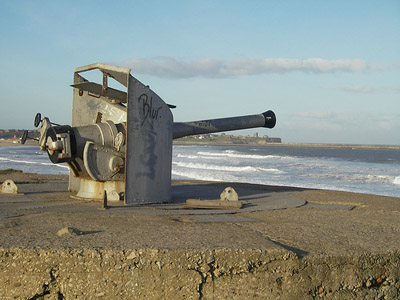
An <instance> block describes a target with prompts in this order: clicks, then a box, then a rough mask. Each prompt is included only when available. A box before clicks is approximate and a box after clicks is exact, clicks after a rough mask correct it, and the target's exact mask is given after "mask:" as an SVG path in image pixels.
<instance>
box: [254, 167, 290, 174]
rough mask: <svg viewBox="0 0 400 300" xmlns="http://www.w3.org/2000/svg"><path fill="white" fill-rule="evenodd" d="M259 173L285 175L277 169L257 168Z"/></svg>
mask: <svg viewBox="0 0 400 300" xmlns="http://www.w3.org/2000/svg"><path fill="white" fill-rule="evenodd" d="M258 169H259V170H261V171H264V172H267V173H275V174H285V173H286V172H284V171H281V170H279V169H275V168H258Z"/></svg>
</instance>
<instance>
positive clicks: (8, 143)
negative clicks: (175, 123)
mask: <svg viewBox="0 0 400 300" xmlns="http://www.w3.org/2000/svg"><path fill="white" fill-rule="evenodd" d="M37 145H38V144H37V142H35V141H26V143H25V144H24V145H22V144H21V143H19V139H17V140H15V139H8V140H7V139H4V140H0V148H3V147H18V146H37ZM173 145H177V146H184V145H187V146H242V147H245V146H248V147H299V148H338V149H377V150H400V145H399V146H397V145H357V144H320V143H266V144H253V143H249V144H233V143H218V142H205V143H204V142H198V143H196V142H192V141H191V142H182V141H174V142H173Z"/></svg>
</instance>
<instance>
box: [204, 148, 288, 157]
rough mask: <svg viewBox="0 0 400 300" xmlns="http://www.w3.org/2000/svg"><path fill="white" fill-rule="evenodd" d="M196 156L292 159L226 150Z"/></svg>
mask: <svg viewBox="0 0 400 300" xmlns="http://www.w3.org/2000/svg"><path fill="white" fill-rule="evenodd" d="M197 154H198V155H202V156H205V157H213V156H214V157H215V156H216V157H230V158H245V159H247V158H248V159H294V157H290V156H279V155H258V154H240V153H237V152H232V151H230V150H227V151H225V152H204V151H199V152H197Z"/></svg>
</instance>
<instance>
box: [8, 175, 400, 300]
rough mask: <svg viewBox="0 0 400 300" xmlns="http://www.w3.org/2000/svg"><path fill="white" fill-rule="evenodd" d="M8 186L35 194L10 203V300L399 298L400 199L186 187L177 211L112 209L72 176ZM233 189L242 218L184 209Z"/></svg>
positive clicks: (167, 207)
mask: <svg viewBox="0 0 400 300" xmlns="http://www.w3.org/2000/svg"><path fill="white" fill-rule="evenodd" d="M5 179H12V180H14V181H15V183H16V184H17V185H18V187H19V192H22V193H24V195H5V194H2V195H0V298H1V299H76V298H78V299H94V298H95V299H320V298H321V299H379V298H380V299H398V298H399V297H400V281H399V277H400V238H399V232H400V222H399V217H400V199H399V198H390V197H381V196H373V195H364V194H354V193H344V192H335V191H322V190H304V189H298V188H287V187H272V186H261V185H250V184H237V183H236V184H234V183H215V182H191V181H179V182H174V186H173V200H174V203H169V204H158V205H147V206H136V207H123V206H121V205H119V204H111V203H110V205H112V206H111V207H110V208H109V209H106V210H102V209H100V208H101V203H100V202H89V201H81V200H75V199H72V198H71V197H70V193H68V192H66V190H67V181H66V179H67V177H65V176H48V175H35V174H21V173H16V174H13V173H12V174H5V175H0V183H1V182H3V181H4V180H5ZM227 186H233V187H234V188H235V190H236V191H237V192H238V194H239V198H240V200H245V201H247V203H246V205H245V206H244V207H243V208H242V209H240V210H226V211H221V210H185V209H183V203H184V201H185V200H186V199H187V198H200V199H217V198H218V197H219V193H220V192H221V191H222V190H223V189H224V188H225V187H227ZM67 227H69V228H70V229H71V230H70V232H69V233H67V234H59V235H58V234H57V233H58V232H59V230H60V229H63V228H67Z"/></svg>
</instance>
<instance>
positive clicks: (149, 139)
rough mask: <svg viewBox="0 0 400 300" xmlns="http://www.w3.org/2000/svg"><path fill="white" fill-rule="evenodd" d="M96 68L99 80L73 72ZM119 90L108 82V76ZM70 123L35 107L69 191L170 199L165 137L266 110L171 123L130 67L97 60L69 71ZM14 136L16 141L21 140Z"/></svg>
mask: <svg viewBox="0 0 400 300" xmlns="http://www.w3.org/2000/svg"><path fill="white" fill-rule="evenodd" d="M95 69H97V70H100V71H101V73H102V76H103V80H102V84H98V83H94V82H90V81H88V80H87V79H86V78H84V77H83V76H82V75H81V73H82V72H86V71H90V70H95ZM109 78H113V79H115V80H116V81H117V82H119V83H120V84H122V85H123V86H124V87H125V88H126V91H121V90H118V89H114V88H111V87H109V85H108V79H109ZM72 87H73V88H74V91H73V107H72V126H69V125H59V124H55V123H52V122H50V120H49V118H47V117H45V118H42V116H41V114H37V115H36V117H35V120H34V125H35V127H39V126H40V128H39V129H38V131H39V133H40V137H39V139H38V143H39V146H40V149H41V150H43V151H46V152H47V153H48V155H49V158H50V160H51V161H52V162H53V163H67V164H68V166H69V168H70V177H69V190H70V191H72V192H75V193H77V194H76V197H78V198H84V199H103V197H104V194H106V196H107V199H108V200H109V201H122V200H123V201H124V204H126V205H131V204H141V203H164V202H170V201H171V165H172V141H173V139H177V138H180V137H185V136H190V135H198V134H204V133H215V132H222V131H230V130H239V129H248V128H256V127H266V128H273V127H274V126H275V124H276V117H275V114H274V112H272V111H271V110H269V111H266V112H264V113H261V114H256V115H249V116H242V117H233V118H223V119H211V120H203V121H195V122H186V123H185V122H177V123H174V122H173V116H172V112H171V109H173V108H175V106H174V105H170V104H166V103H165V102H164V101H163V100H162V99H161V98H160V97H159V96H158V95H157V94H156V93H154V92H153V91H152V90H151V89H150V88H149V86H146V85H144V84H142V83H141V82H140V81H138V80H137V79H136V78H134V77H133V76H132V75H131V74H130V69H126V68H121V67H115V66H110V65H105V64H100V63H97V64H92V65H88V66H84V67H80V68H77V69H76V70H75V73H74V84H73V85H72ZM27 138H28V137H27V134H24V135H23V137H22V143H24V142H25V140H26V139H27Z"/></svg>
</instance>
